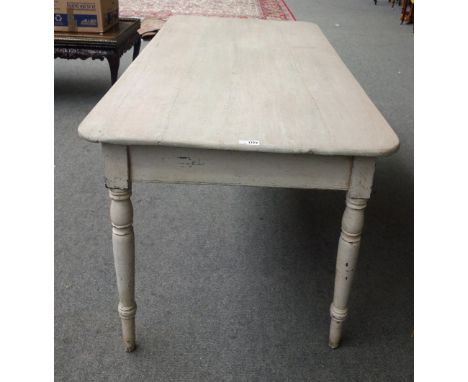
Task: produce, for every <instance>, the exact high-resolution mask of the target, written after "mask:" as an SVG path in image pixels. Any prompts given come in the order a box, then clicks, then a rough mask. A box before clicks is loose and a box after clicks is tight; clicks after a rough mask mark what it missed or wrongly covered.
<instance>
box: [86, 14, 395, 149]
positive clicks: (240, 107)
mask: <svg viewBox="0 0 468 382" xmlns="http://www.w3.org/2000/svg"><path fill="white" fill-rule="evenodd" d="M79 134H80V136H82V137H83V138H85V139H87V140H90V141H93V142H105V143H115V144H124V145H132V144H137V145H162V146H178V147H195V148H207V149H218V150H240V151H242V150H249V151H250V150H253V151H264V152H278V153H314V154H321V155H357V156H381V155H387V154H390V153H392V152H393V151H395V150H396V149H397V148H398V144H399V143H398V138H397V136H396V135H395V133H394V132H393V130H392V129H391V127H390V126H389V125H388V123H387V122H386V121H385V119H384V118H383V117H382V115H381V113H380V112H379V111H378V110H377V108H376V107H375V105H374V104H373V103H372V101H371V100H370V99H369V98H368V96H367V95H366V93H365V92H364V90H363V89H362V88H361V86H360V85H359V83H358V82H357V81H356V79H355V78H354V77H353V75H352V74H351V72H350V71H349V70H348V69H347V68H346V66H345V65H344V63H343V62H342V61H341V59H340V58H339V56H338V54H337V53H336V52H335V50H334V49H333V47H332V46H331V45H330V43H329V42H328V40H327V39H326V37H325V36H324V35H323V33H322V32H321V30H320V29H319V27H318V26H317V25H315V24H312V23H307V22H286V21H270V20H269V21H265V20H255V19H230V18H218V17H201V16H173V17H171V18H170V19H169V20H168V21H167V23H166V24H165V25H164V26H163V28H162V29H161V31H160V32H159V33H158V35H157V36H156V37H155V38H154V39H153V40H152V41H151V42H150V43H149V44H148V45H147V47H146V48H145V49H144V50H143V52H142V53H141V54H140V56H139V57H138V58H137V59H136V60H135V61H134V62H133V63H132V64H131V65H130V67H129V68H128V69H127V70H126V72H125V73H124V74H123V75H122V76H121V78H120V79H119V80H118V81H117V83H116V84H115V85H114V86H113V87H112V88H111V89H110V90H109V91H108V92H107V94H106V95H105V96H104V97H103V98H102V99H101V101H100V102H99V103H98V104H97V105H96V107H95V108H94V109H93V110H92V111H91V112H90V114H89V115H88V116H87V117H86V118H85V120H84V121H83V122H82V123H81V125H80V127H79Z"/></svg>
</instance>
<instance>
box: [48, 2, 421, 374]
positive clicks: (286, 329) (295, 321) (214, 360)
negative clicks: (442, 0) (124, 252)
mask: <svg viewBox="0 0 468 382" xmlns="http://www.w3.org/2000/svg"><path fill="white" fill-rule="evenodd" d="M288 5H289V6H290V8H291V10H292V12H293V13H294V14H295V16H296V17H297V19H298V20H306V21H312V22H315V23H317V24H318V25H319V26H320V27H321V28H322V30H323V31H324V33H325V35H326V36H327V37H328V38H329V40H330V41H331V43H332V44H333V46H334V47H335V48H336V50H337V51H338V53H339V54H340V56H341V57H342V59H343V61H344V62H345V63H346V64H347V65H348V67H349V68H350V70H351V71H352V72H353V74H354V75H355V76H356V78H357V79H358V80H359V82H360V83H361V84H362V86H363V88H364V89H365V90H366V92H367V93H368V94H369V96H370V98H371V99H372V100H373V101H374V103H375V104H376V105H377V107H378V108H379V110H380V111H381V112H382V113H383V115H384V116H385V118H387V120H388V121H389V123H390V125H391V126H393V128H394V129H395V131H396V132H397V134H398V135H399V137H400V141H401V149H400V151H399V152H398V153H397V154H395V155H393V156H391V157H389V158H385V159H382V160H380V161H379V162H378V169H377V175H376V180H375V192H374V194H373V198H372V199H371V201H370V203H369V206H368V208H367V215H366V218H367V220H366V225H365V232H364V241H363V244H362V250H361V257H360V262H359V268H358V273H357V276H356V280H355V284H354V288H353V293H352V296H351V302H350V316H349V319H348V321H347V322H346V329H345V336H344V338H343V342H342V346H341V347H340V348H339V349H337V350H331V349H330V348H329V347H328V345H327V335H328V325H329V316H328V309H329V304H330V302H331V299H332V287H333V278H334V267H335V255H336V248H337V242H338V235H339V228H340V219H341V214H342V212H343V209H344V197H345V194H344V193H343V192H338V191H337V192H327V191H325V192H323V191H303V190H291V189H267V188H249V187H224V186H184V185H140V184H136V185H134V192H133V195H134V196H133V201H134V207H135V231H136V235H137V282H136V294H137V303H138V312H137V328H138V329H137V330H138V332H137V335H138V344H139V348H138V349H137V351H136V352H134V353H132V354H127V353H125V352H124V351H123V349H122V344H121V342H120V323H119V318H118V315H117V292H116V286H115V275H114V269H113V260H112V249H111V238H110V222H109V218H108V198H107V194H106V190H105V188H104V185H103V168H102V166H103V164H102V160H101V153H100V149H99V146H98V145H95V144H91V143H87V142H85V141H83V140H81V139H79V137H78V135H77V126H78V124H79V123H80V121H81V120H82V119H83V118H84V116H85V115H86V114H87V113H88V112H89V111H90V110H91V108H92V107H93V106H94V105H95V103H96V102H97V101H98V100H99V99H100V98H101V97H102V96H103V95H104V94H105V92H106V91H107V90H108V88H109V86H110V82H109V81H110V79H109V72H108V67H107V63H106V62H100V61H65V60H55V166H56V167H55V376H56V380H57V381H269V382H270V381H412V380H413V338H412V336H411V333H412V331H413V33H412V29H411V26H406V25H402V26H400V24H399V20H398V10H397V8H395V9H393V10H392V9H391V8H390V6H389V5H388V3H387V2H386V1H383V0H381V1H379V2H378V5H377V6H375V5H374V4H373V1H372V0H354V1H352V2H351V1H349V0H289V1H288ZM143 49H144V46H143ZM130 60H131V54H130V53H127V54H126V55H125V56H124V58H123V62H122V65H121V73H122V72H123V70H125V68H126V67H127V66H128V64H129V63H130Z"/></svg>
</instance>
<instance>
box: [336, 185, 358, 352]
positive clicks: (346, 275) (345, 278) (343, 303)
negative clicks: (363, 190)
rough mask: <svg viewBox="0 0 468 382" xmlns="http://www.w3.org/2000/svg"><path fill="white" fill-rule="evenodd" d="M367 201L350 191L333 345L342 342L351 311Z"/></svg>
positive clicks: (340, 255)
mask: <svg viewBox="0 0 468 382" xmlns="http://www.w3.org/2000/svg"><path fill="white" fill-rule="evenodd" d="M366 205H367V199H358V198H352V197H350V195H349V193H348V195H347V197H346V209H345V211H344V214H343V220H342V222H341V235H340V240H339V244H338V255H337V259H336V274H335V291H334V295H333V302H332V304H331V306H330V316H331V324H330V339H329V345H330V347H331V348H333V349H334V348H337V347H338V345H339V343H340V339H341V333H342V329H343V322H344V320H345V319H346V316H347V314H348V309H347V306H348V299H349V293H350V291H351V284H352V282H353V276H354V272H355V269H356V264H357V259H358V254H359V245H360V242H361V231H362V226H363V224H364V209H365V208H366Z"/></svg>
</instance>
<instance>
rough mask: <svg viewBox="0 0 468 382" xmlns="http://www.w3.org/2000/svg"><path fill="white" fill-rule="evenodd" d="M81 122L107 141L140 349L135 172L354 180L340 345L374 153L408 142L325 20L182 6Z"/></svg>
mask: <svg viewBox="0 0 468 382" xmlns="http://www.w3.org/2000/svg"><path fill="white" fill-rule="evenodd" d="M142 94H144V95H145V96H144V97H141V95H142ZM79 134H80V136H81V137H82V138H85V139H87V140H89V141H91V142H98V143H100V144H101V146H102V152H103V158H104V173H105V185H106V187H107V188H108V190H109V196H110V219H111V223H112V244H113V253H114V263H115V269H116V275H117V288H118V292H119V301H120V302H119V306H118V312H119V315H120V318H121V321H122V331H123V341H124V344H125V349H126V350H127V351H133V350H134V349H135V313H136V303H135V296H134V283H135V255H134V233H133V226H132V224H133V209H132V203H131V200H130V196H131V187H132V182H150V183H158V182H170V183H196V184H227V185H245V186H262V187H292V188H305V189H330V190H346V191H347V196H346V206H345V210H344V214H343V219H342V224H341V234H340V237H339V243H338V254H337V263H336V277H335V291H334V297H333V302H332V304H331V307H330V315H331V326H330V337H329V345H330V346H331V347H332V348H336V347H337V346H338V344H339V342H340V338H341V333H342V327H343V322H344V320H345V319H346V317H347V315H348V310H347V304H348V298H349V294H350V288H351V283H352V281H353V277H354V273H355V269H356V263H357V258H358V252H359V244H360V241H361V231H362V227H363V223H364V209H365V207H366V204H367V201H368V199H369V198H370V195H371V189H372V182H373V175H374V165H375V161H376V158H377V157H380V156H384V155H389V154H391V153H393V152H394V151H396V150H397V148H398V145H399V142H398V138H397V136H396V135H395V133H394V132H393V130H392V129H391V128H390V126H389V125H388V124H387V122H386V121H385V119H384V118H383V117H382V115H381V114H380V113H379V111H378V110H377V108H376V107H375V106H374V104H373V103H372V102H371V101H370V99H369V98H368V97H367V95H366V93H365V92H364V90H363V89H362V88H361V87H360V85H359V84H358V82H357V81H356V79H355V78H354V77H353V76H352V74H351V73H350V72H349V70H348V69H347V68H346V66H345V65H344V63H343V62H342V61H341V60H340V58H339V56H338V54H337V53H336V52H335V50H334V49H333V48H332V46H331V45H330V43H329V42H328V40H327V39H326V38H325V36H324V35H323V34H322V32H321V31H320V29H319V28H318V26H316V25H315V24H312V23H307V22H285V21H265V20H254V19H230V18H217V17H209V18H206V17H200V16H174V17H171V18H170V19H169V20H168V22H167V23H166V24H165V25H164V26H163V28H162V29H161V31H160V32H159V33H158V35H157V36H156V37H155V38H154V39H153V40H152V41H151V42H150V43H149V44H148V46H147V47H146V49H145V50H144V51H143V52H142V54H141V55H140V56H139V57H138V59H136V60H135V61H134V62H133V63H132V64H131V65H130V67H129V68H128V69H127V71H126V72H125V75H124V76H122V77H121V78H120V79H119V81H117V83H116V84H115V85H114V86H113V87H112V88H111V89H110V90H109V91H108V93H107V94H106V95H105V96H104V97H103V98H102V99H101V101H100V102H99V103H98V104H97V105H96V106H95V108H94V109H93V110H92V111H91V112H90V114H89V115H88V116H87V117H86V118H85V119H84V121H83V122H82V123H81V125H80V127H79Z"/></svg>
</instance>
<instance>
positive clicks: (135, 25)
mask: <svg viewBox="0 0 468 382" xmlns="http://www.w3.org/2000/svg"><path fill="white" fill-rule="evenodd" d="M139 28H140V20H139V19H132V18H122V19H120V20H119V23H118V24H117V25H115V26H114V27H112V28H111V29H109V30H108V31H106V32H104V33H85V32H54V58H65V59H77V58H81V59H83V60H85V59H87V58H92V59H93V60H95V59H99V60H101V61H102V60H104V59H107V61H108V62H109V67H110V72H111V82H112V84H114V83H115V81H117V76H118V74H119V65H120V57H121V56H122V55H123V54H124V53H125V52H126V51H127V50H129V49H130V48H131V47H132V46H133V59H135V58H136V57H137V56H138V53H139V52H140V45H141V38H140V34H139V33H138V29H139Z"/></svg>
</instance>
